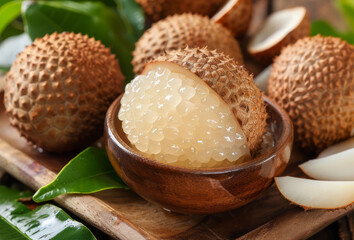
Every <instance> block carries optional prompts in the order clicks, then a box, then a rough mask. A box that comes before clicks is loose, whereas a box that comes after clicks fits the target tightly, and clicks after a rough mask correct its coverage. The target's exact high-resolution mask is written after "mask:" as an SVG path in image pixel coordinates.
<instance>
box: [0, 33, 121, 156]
mask: <svg viewBox="0 0 354 240" xmlns="http://www.w3.org/2000/svg"><path fill="white" fill-rule="evenodd" d="M123 80H124V77H123V75H122V74H121V72H120V68H119V65H118V61H117V60H116V59H115V56H114V55H113V54H111V52H110V49H109V48H106V47H105V46H104V45H103V44H101V42H100V41H95V39H93V38H89V37H88V36H83V35H81V34H74V33H59V34H58V33H54V34H52V35H46V36H44V37H43V38H37V39H36V40H35V41H34V42H33V43H32V44H31V45H30V46H28V47H27V48H26V49H25V50H24V51H23V52H21V53H20V54H19V55H18V57H17V59H16V61H15V62H14V64H13V65H12V67H11V69H10V71H9V72H8V74H7V75H6V88H5V96H4V103H5V107H6V111H7V114H8V116H9V119H10V123H11V124H12V125H13V126H15V127H16V128H17V129H18V130H19V131H20V133H21V135H22V136H24V137H25V138H27V139H28V140H29V141H30V142H32V143H33V144H34V145H36V146H38V147H40V148H43V149H44V150H45V151H51V152H64V151H70V150H73V149H77V148H81V147H84V146H86V145H88V144H89V143H91V142H92V141H93V140H95V139H96V138H97V137H99V136H100V135H101V134H102V132H101V130H102V128H103V121H104V117H105V112H106V110H107V108H108V106H109V105H110V103H111V101H113V100H114V99H115V98H116V97H117V96H118V95H119V94H120V93H121V92H122V87H123Z"/></svg>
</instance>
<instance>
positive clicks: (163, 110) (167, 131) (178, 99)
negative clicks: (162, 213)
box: [119, 48, 267, 167]
mask: <svg viewBox="0 0 354 240" xmlns="http://www.w3.org/2000/svg"><path fill="white" fill-rule="evenodd" d="M119 118H120V120H121V121H122V126H123V131H124V132H125V133H126V134H127V137H128V139H129V141H130V142H131V143H132V145H133V146H135V147H136V148H137V149H138V150H140V151H141V152H144V153H146V154H148V155H152V156H153V158H155V159H157V160H158V161H161V162H165V163H171V164H174V165H183V166H190V167H200V166H202V167H214V166H227V165H232V164H235V163H240V162H242V161H244V160H248V159H249V157H250V154H249V153H250V151H251V152H253V151H255V150H256V149H257V147H258V146H259V143H260V142H261V141H262V136H263V134H264V132H265V125H266V118H267V114H266V111H265V104H264V101H263V99H262V95H261V93H260V91H259V90H258V89H257V87H256V86H255V84H254V82H253V78H252V76H251V75H249V74H248V72H247V71H246V70H245V69H244V67H243V66H239V65H237V64H236V63H235V61H234V60H233V59H232V58H229V57H227V56H225V55H224V54H222V53H218V52H217V51H215V50H214V51H209V50H208V49H188V48H187V49H184V50H176V51H171V52H167V53H166V54H165V55H163V56H160V57H158V58H156V59H154V60H153V61H152V62H151V63H149V64H147V65H146V67H145V69H144V71H143V72H142V74H141V75H138V76H136V78H135V79H134V80H133V81H132V82H131V83H130V84H129V85H127V87H126V92H125V93H124V95H123V97H122V100H121V109H120V112H119Z"/></svg>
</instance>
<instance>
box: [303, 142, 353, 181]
mask: <svg viewBox="0 0 354 240" xmlns="http://www.w3.org/2000/svg"><path fill="white" fill-rule="evenodd" d="M299 167H300V168H301V170H302V171H303V172H304V173H305V174H306V175H308V176H310V177H312V178H314V179H319V180H332V181H354V171H353V170H354V148H352V149H349V150H346V151H343V152H340V153H336V154H333V155H330V156H327V157H323V158H318V159H315V160H310V161H307V162H305V163H303V164H301V165H299Z"/></svg>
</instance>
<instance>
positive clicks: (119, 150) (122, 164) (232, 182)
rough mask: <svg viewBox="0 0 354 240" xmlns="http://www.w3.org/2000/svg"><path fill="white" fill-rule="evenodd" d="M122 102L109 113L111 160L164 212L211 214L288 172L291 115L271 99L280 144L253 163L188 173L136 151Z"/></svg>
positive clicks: (252, 195) (130, 183) (134, 187)
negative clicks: (121, 115) (124, 126)
mask: <svg viewBox="0 0 354 240" xmlns="http://www.w3.org/2000/svg"><path fill="white" fill-rule="evenodd" d="M120 99H121V96H120V97H119V98H117V99H116V100H115V101H114V102H113V104H112V105H111V106H110V108H109V109H108V111H107V114H106V120H105V144H106V149H107V153H108V156H109V159H110V161H111V163H112V165H113V167H114V168H115V170H116V171H117V173H118V174H119V175H120V177H121V178H122V179H123V181H124V182H125V183H126V184H127V185H128V186H129V187H130V188H131V189H132V190H134V191H135V192H136V193H137V194H139V195H140V196H141V197H143V198H145V199H146V200H148V201H150V202H153V203H155V204H157V205H160V206H161V207H163V208H166V209H169V210H171V211H175V212H181V213H199V214H210V213H217V212H223V211H227V210H231V209H234V208H237V207H240V206H242V205H245V204H246V203H248V202H250V201H252V200H254V199H255V198H257V197H258V196H260V194H261V193H262V192H264V191H265V190H266V189H267V188H268V187H269V186H270V185H271V184H272V183H273V178H274V177H276V176H278V175H280V174H281V173H282V172H283V170H284V169H285V167H286V165H287V163H288V161H289V158H290V153H291V148H292V144H293V127H292V123H291V121H290V119H289V117H288V116H287V114H286V113H285V112H284V111H283V110H282V109H281V108H280V107H279V106H277V105H276V104H274V103H273V102H271V101H270V100H269V99H267V98H264V100H265V102H266V103H267V112H268V114H269V116H270V118H269V119H268V122H269V123H271V124H272V131H274V136H275V142H276V143H275V146H274V147H272V148H270V149H269V150H268V151H267V152H266V153H264V154H262V155H260V156H258V157H255V158H254V159H253V160H251V161H249V162H245V163H243V164H240V165H235V166H231V167H225V168H208V169H207V168H204V169H188V168H182V167H175V166H170V165H167V164H163V163H159V162H157V161H155V160H153V159H149V158H146V157H143V156H142V155H141V154H140V153H139V152H138V151H137V150H135V149H133V148H132V147H131V145H130V143H129V141H128V139H127V137H126V135H125V133H124V132H123V130H122V124H121V121H120V120H119V119H118V112H119V108H120Z"/></svg>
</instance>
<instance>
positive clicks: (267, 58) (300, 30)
mask: <svg viewBox="0 0 354 240" xmlns="http://www.w3.org/2000/svg"><path fill="white" fill-rule="evenodd" d="M304 10H305V11H306V13H305V16H304V18H303V19H302V21H301V22H300V24H299V25H298V26H297V27H296V28H295V29H294V30H292V31H291V32H289V33H288V34H287V35H286V36H285V37H284V38H283V39H282V40H280V41H279V42H277V43H276V44H274V45H273V46H271V47H270V48H268V49H265V50H262V51H257V52H255V51H251V50H250V46H248V52H249V53H250V54H251V55H252V56H253V57H254V58H255V59H256V60H257V61H258V62H261V63H263V64H265V65H268V64H270V63H272V62H273V59H274V57H276V56H278V55H279V54H280V52H281V49H282V48H283V47H285V46H287V45H289V44H292V43H295V42H296V41H297V40H299V39H301V38H304V37H308V36H310V32H311V21H310V14H309V12H308V11H307V9H306V8H304ZM251 41H252V40H251Z"/></svg>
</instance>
